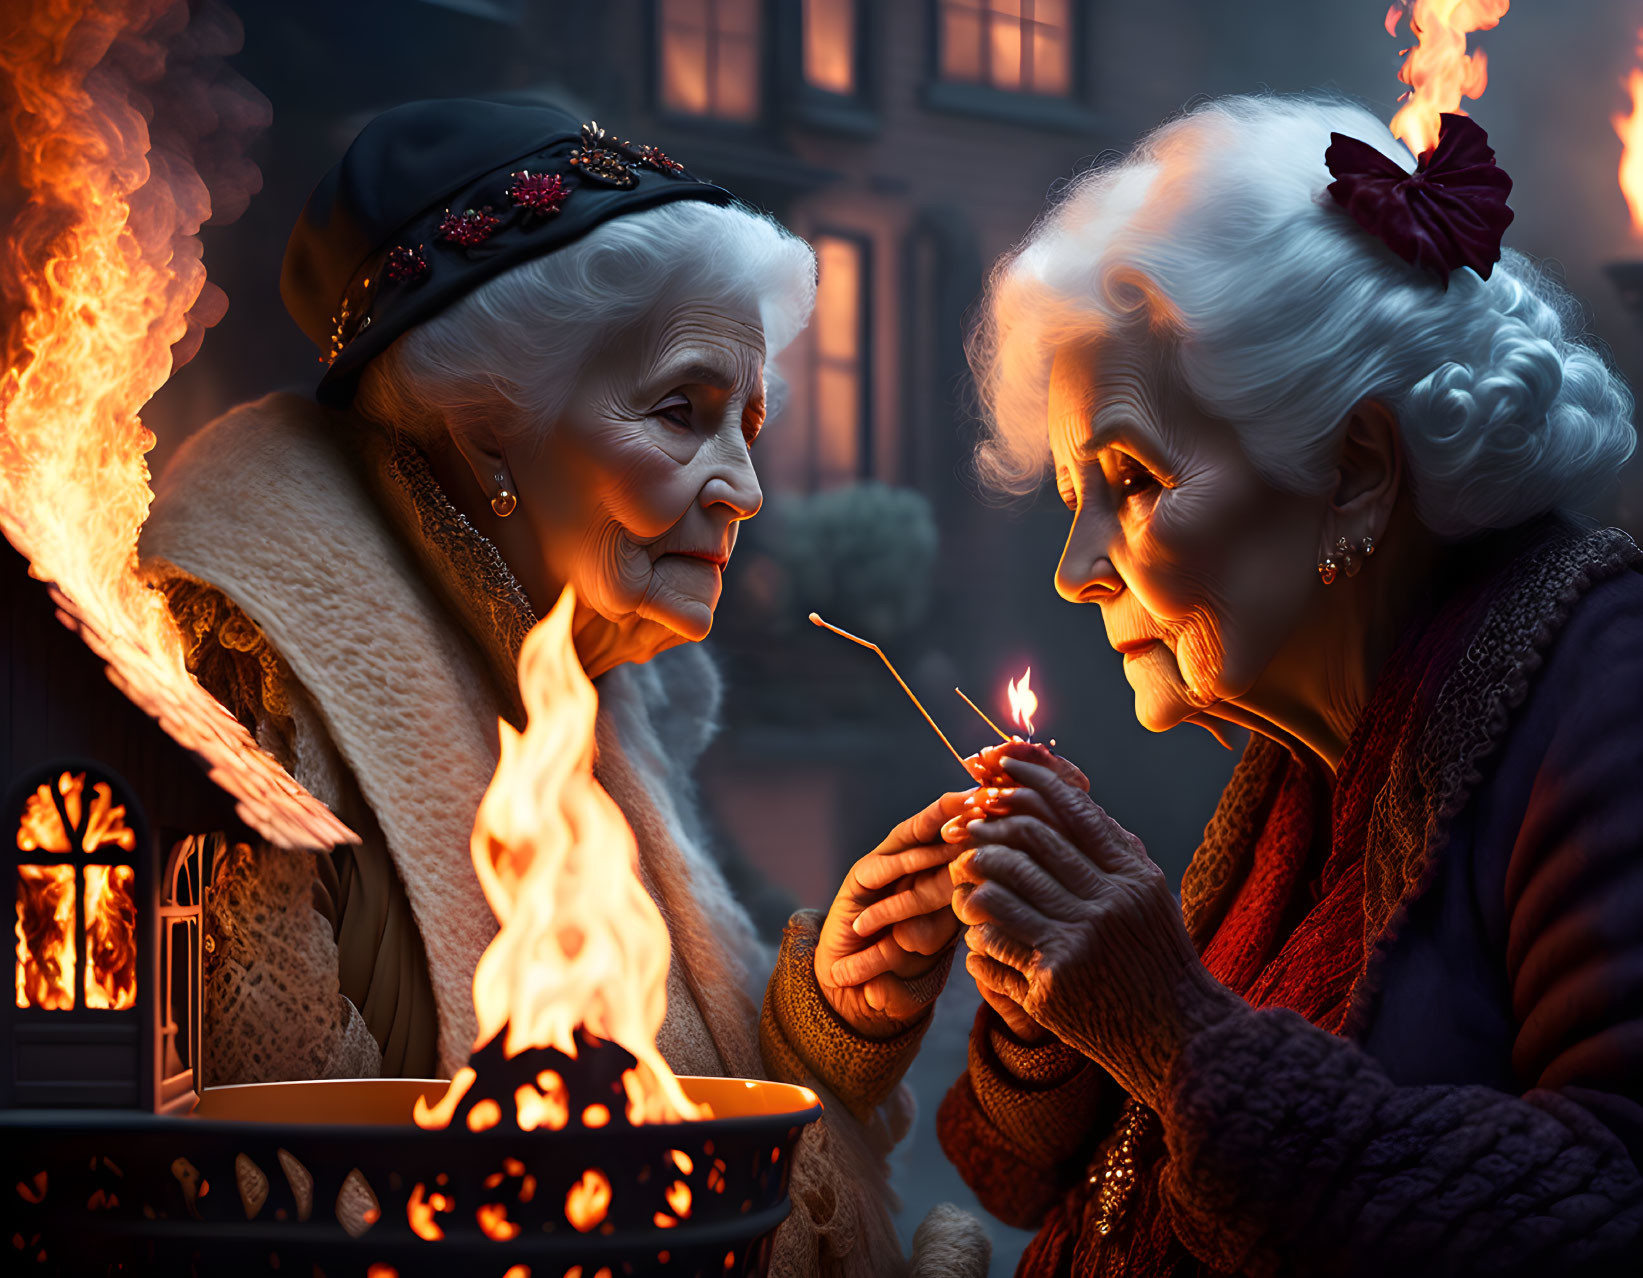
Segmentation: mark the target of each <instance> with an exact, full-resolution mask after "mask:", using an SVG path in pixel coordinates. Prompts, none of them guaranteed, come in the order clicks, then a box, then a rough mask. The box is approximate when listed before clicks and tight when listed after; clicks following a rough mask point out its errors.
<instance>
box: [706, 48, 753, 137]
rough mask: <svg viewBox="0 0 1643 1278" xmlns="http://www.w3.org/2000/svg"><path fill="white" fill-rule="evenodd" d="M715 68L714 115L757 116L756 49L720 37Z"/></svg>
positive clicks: (732, 118)
mask: <svg viewBox="0 0 1643 1278" xmlns="http://www.w3.org/2000/svg"><path fill="white" fill-rule="evenodd" d="M715 63H716V65H715V66H714V77H713V78H714V86H713V114H714V115H716V116H719V117H720V118H721V119H726V120H751V119H753V118H754V117H755V116H756V115H758V114H759V47H758V45H757V44H755V43H754V42H753V41H752V40H747V39H743V38H742V37H740V36H724V35H721V36H720V37H719V48H718V57H717V58H716V59H715Z"/></svg>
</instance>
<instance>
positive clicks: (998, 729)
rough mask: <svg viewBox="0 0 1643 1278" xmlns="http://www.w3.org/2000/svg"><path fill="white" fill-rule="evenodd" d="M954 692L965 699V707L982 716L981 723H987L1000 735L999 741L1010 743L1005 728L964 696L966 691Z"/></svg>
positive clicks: (960, 689) (955, 689)
mask: <svg viewBox="0 0 1643 1278" xmlns="http://www.w3.org/2000/svg"><path fill="white" fill-rule="evenodd" d="M953 691H954V692H956V693H958V695H959V696H960V697H962V698H963V700H964V704H965V705H967V706H969V707H970V709H972V710H974V711H975V712H976V713H977V714H979V715H980V716H981V721H982V722H983V723H985V724H986V725H987V726H988V727H989V728H991V729H992V730H993V731H994V732H996V733H998V739H999V740H1000V741H1008V740H1009V739H1010V738H1009V736H1008V735H1006V733H1005V731H1004V729H1003V728H1001V727H999V726H998V725H997V724H996V723H994V722H993V721H992V720H991V719H989V718H988V717H987V712H986V711H985V710H983V709H982V708H981V707H980V706H978V705H977V704H976V703H975V702H974V701H971V700H970V698H969V697H966V696H964V689H963V688H954V689H953Z"/></svg>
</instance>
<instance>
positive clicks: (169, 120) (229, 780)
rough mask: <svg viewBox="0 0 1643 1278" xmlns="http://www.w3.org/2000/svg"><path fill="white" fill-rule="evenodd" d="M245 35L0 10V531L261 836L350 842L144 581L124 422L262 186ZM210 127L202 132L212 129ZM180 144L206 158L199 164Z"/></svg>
mask: <svg viewBox="0 0 1643 1278" xmlns="http://www.w3.org/2000/svg"><path fill="white" fill-rule="evenodd" d="M239 35H240V33H239V29H238V24H237V21H236V20H235V19H234V18H233V16H232V14H229V13H227V11H226V10H225V9H223V8H222V7H221V6H200V7H199V8H198V9H196V8H195V6H193V5H191V4H190V3H189V0H54V2H53V3H51V4H11V5H6V6H5V7H4V11H3V12H0V155H3V156H5V158H6V168H7V174H6V177H7V186H8V188H9V191H8V194H10V195H11V196H12V198H11V199H9V200H8V203H7V210H8V211H10V212H14V214H15V215H14V216H13V217H12V218H11V219H10V223H9V225H8V226H6V227H5V228H4V229H5V241H6V249H5V252H4V254H3V255H0V316H4V317H5V319H4V323H3V326H0V532H4V533H5V536H6V537H7V539H8V540H10V542H11V543H12V545H13V546H15V547H16V548H17V550H18V551H19V552H21V553H22V554H23V556H24V557H25V558H27V559H28V560H29V563H30V570H31V572H32V574H33V575H34V576H35V577H36V578H38V579H40V580H43V581H48V582H51V583H52V587H53V596H54V598H55V600H56V602H57V604H58V607H59V616H60V617H61V618H62V620H63V622H64V623H65V624H66V625H68V626H69V627H70V629H72V630H74V631H76V632H77V633H78V634H79V635H80V637H81V638H82V639H84V640H85V642H86V643H87V644H88V645H89V646H90V647H91V649H92V650H93V651H94V652H95V653H96V654H97V655H98V656H99V657H100V658H101V659H102V660H103V661H104V662H106V663H107V665H108V667H109V677H110V679H112V680H113V682H114V683H115V685H116V686H118V687H119V688H120V689H121V691H123V692H124V693H125V694H126V695H127V696H128V697H130V698H131V699H132V701H134V702H135V703H136V704H137V705H138V706H140V707H141V708H142V709H143V710H144V711H146V712H147V713H148V714H150V715H152V716H154V718H155V719H157V720H158V721H159V723H160V726H161V727H163V728H164V729H165V730H166V731H167V732H169V733H170V734H171V735H172V736H173V737H174V738H176V740H177V741H178V742H179V743H180V744H181V745H182V746H184V747H185V748H186V749H189V750H192V751H193V752H194V753H196V754H198V755H199V756H200V757H201V758H202V760H203V761H204V762H205V764H206V766H207V769H208V771H209V772H210V775H211V777H212V779H213V780H214V781H216V782H217V784H218V785H220V786H222V787H223V788H224V789H226V790H227V791H229V793H231V794H232V795H234V796H235V797H236V799H237V800H238V801H239V811H240V815H241V816H242V817H243V818H244V819H245V820H246V821H247V822H248V823H249V824H250V825H252V826H253V827H255V828H256V829H257V830H258V831H259V832H260V833H262V834H263V835H264V836H265V837H266V838H268V839H269V840H270V841H271V842H273V843H275V844H278V845H280V846H284V847H302V848H312V847H316V846H326V847H329V846H332V845H334V844H337V843H341V842H351V841H354V840H353V836H352V835H351V834H350V833H349V831H348V829H347V827H345V826H344V825H342V824H341V823H340V822H339V821H337V819H336V818H335V817H334V816H332V814H331V813H330V812H329V811H327V810H326V809H325V807H324V806H323V805H322V804H320V803H319V802H318V801H317V800H316V799H314V798H313V797H312V796H311V795H309V794H308V793H307V791H305V790H303V789H302V787H301V786H299V785H298V784H297V783H296V782H295V781H293V780H292V779H291V778H290V777H289V776H288V775H287V774H286V773H285V772H284V770H283V769H281V768H280V766H279V765H278V764H277V763H275V762H274V760H273V759H272V758H271V757H270V756H268V755H267V754H265V753H263V752H262V751H261V750H260V749H259V748H258V747H257V745H256V744H255V742H253V741H252V739H251V736H250V734H249V733H248V732H246V730H245V729H244V728H243V727H242V726H241V725H240V724H239V723H238V721H237V720H235V718H234V717H233V716H232V715H230V714H229V713H228V711H227V710H225V709H224V708H223V707H222V706H221V705H220V704H218V703H217V701H215V700H214V699H213V698H212V697H211V696H210V695H209V694H207V693H206V692H205V691H204V690H203V689H201V688H200V686H199V685H198V684H197V683H195V682H194V680H193V679H192V677H191V676H190V675H189V673H188V670H187V668H186V665H185V662H184V657H183V645H182V642H181V638H180V636H179V635H178V632H177V628H176V625H175V624H174V622H173V621H172V619H171V615H170V613H169V612H168V611H167V608H166V603H165V599H164V597H163V596H162V595H161V594H160V593H159V592H158V591H157V590H155V589H153V588H152V587H151V586H149V585H148V584H147V583H146V582H145V581H144V580H142V578H141V577H139V575H138V568H137V533H138V530H139V529H140V528H141V527H142V524H143V521H144V519H146V518H147V516H148V508H149V505H150V503H151V502H152V500H153V493H152V491H151V490H150V488H149V482H148V481H149V474H148V465H147V462H146V461H145V459H144V454H145V453H147V452H148V450H149V449H150V448H151V447H152V446H153V444H154V436H153V434H152V433H151V432H150V431H149V430H148V428H147V427H145V426H144V425H143V423H142V421H141V420H140V419H139V417H138V413H139V411H140V410H141V409H142V407H143V405H144V404H145V403H147V401H148V399H149V398H150V397H151V396H152V395H153V394H154V392H155V391H157V390H158V389H159V388H160V386H161V385H162V384H163V383H164V382H165V380H166V379H167V377H169V376H170V374H171V371H172V368H173V365H174V362H175V363H181V362H183V361H185V360H186V359H187V358H188V357H189V356H190V355H192V354H193V351H194V349H196V348H197V346H198V343H199V338H200V336H201V334H202V332H203V329H204V328H205V327H206V326H208V325H209V324H212V323H215V322H216V321H217V320H218V319H220V318H221V316H222V314H223V312H224V310H226V307H227V299H226V298H225V297H224V296H223V294H222V292H221V290H219V289H216V288H215V286H208V285H207V284H206V280H205V269H204V266H203V265H202V263H201V260H200V256H201V250H200V243H199V239H198V235H197V232H198V231H199V228H200V224H201V222H203V221H204V220H205V219H206V218H207V217H210V216H212V213H213V202H214V201H215V203H216V204H217V206H218V207H217V209H216V212H217V214H218V219H217V220H218V221H219V222H221V221H224V220H231V219H232V217H233V216H234V215H236V214H237V213H238V212H239V210H240V209H241V208H243V205H244V202H245V200H247V199H249V195H250V192H251V191H253V190H255V189H256V188H257V186H258V185H260V177H259V176H258V175H257V172H256V169H255V166H253V165H250V164H249V162H248V161H246V160H245V159H244V143H245V142H246V141H248V140H249V135H250V134H251V133H254V132H255V131H256V130H257V129H258V128H260V127H261V125H262V124H263V123H265V122H266V116H267V102H266V100H265V99H263V98H262V97H261V95H260V94H257V93H256V92H255V90H252V89H251V88H250V86H249V85H247V84H244V82H243V81H239V82H238V83H236V82H235V80H236V79H237V77H231V76H230V75H229V74H228V73H226V72H225V71H224V68H223V66H222V55H223V54H225V53H231V52H234V51H235V50H236V49H237V48H238V45H239ZM211 130H218V131H217V132H215V133H211V136H209V137H207V136H205V134H207V133H209V132H211ZM195 154H202V155H210V156H212V157H213V163H214V165H215V167H214V168H213V171H212V172H210V173H209V174H206V173H202V172H201V171H200V169H199V168H197V167H196V165H195V163H194V160H193V156H194V155H195Z"/></svg>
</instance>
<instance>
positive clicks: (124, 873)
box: [85, 865, 137, 1010]
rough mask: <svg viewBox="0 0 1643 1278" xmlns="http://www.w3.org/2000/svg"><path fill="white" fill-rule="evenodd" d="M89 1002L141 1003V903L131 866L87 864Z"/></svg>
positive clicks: (116, 1005)
mask: <svg viewBox="0 0 1643 1278" xmlns="http://www.w3.org/2000/svg"><path fill="white" fill-rule="evenodd" d="M85 875H86V1006H87V1007H106V1008H113V1009H115V1010H120V1009H123V1008H127V1007H136V1006H137V903H136V901H134V900H133V899H132V896H131V887H132V883H133V882H134V880H135V879H136V877H137V876H136V872H135V871H134V870H133V869H132V868H131V867H130V866H129V865H88V866H86V867H85Z"/></svg>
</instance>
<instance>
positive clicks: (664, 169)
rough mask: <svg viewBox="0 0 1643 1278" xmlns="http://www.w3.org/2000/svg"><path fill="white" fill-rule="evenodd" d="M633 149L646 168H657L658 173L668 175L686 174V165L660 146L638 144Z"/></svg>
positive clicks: (678, 175) (682, 175)
mask: <svg viewBox="0 0 1643 1278" xmlns="http://www.w3.org/2000/svg"><path fill="white" fill-rule="evenodd" d="M632 150H633V154H634V155H636V156H637V157H638V158H639V163H640V164H643V165H644V166H645V167H646V168H651V169H655V170H656V171H657V172H658V173H663V174H666V175H667V176H668V177H684V176H685V166H684V165H682V164H680V163H679V161H677V160H675V159H674V158H673V157H672V156H670V155H668V153H667V152H666V151H664V150H662V148H661V147H659V146H636V147H633V148H632Z"/></svg>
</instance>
